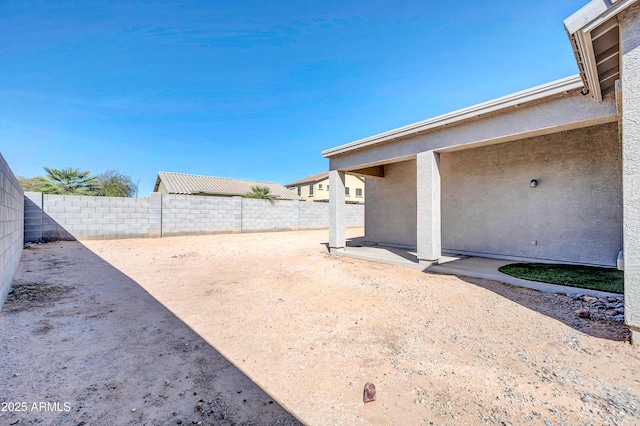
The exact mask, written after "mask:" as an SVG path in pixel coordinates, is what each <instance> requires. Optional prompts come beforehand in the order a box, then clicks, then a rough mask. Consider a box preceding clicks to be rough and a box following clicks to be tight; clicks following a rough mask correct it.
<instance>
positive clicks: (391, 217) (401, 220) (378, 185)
mask: <svg viewBox="0 0 640 426" xmlns="http://www.w3.org/2000/svg"><path fill="white" fill-rule="evenodd" d="M384 175H385V176H384V178H382V179H376V178H369V179H366V194H367V201H366V203H365V205H366V208H365V211H364V224H365V238H366V239H367V240H369V241H375V242H379V243H391V244H401V245H409V246H415V245H416V208H417V207H416V205H417V201H416V200H417V198H416V161H415V160H410V161H402V162H399V163H393V164H388V165H385V167H384Z"/></svg>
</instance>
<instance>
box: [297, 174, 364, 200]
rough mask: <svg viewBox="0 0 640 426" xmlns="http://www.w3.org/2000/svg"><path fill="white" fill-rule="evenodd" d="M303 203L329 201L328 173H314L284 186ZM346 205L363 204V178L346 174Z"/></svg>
mask: <svg viewBox="0 0 640 426" xmlns="http://www.w3.org/2000/svg"><path fill="white" fill-rule="evenodd" d="M285 187H286V188H288V189H290V190H292V191H294V192H295V193H296V194H298V195H299V196H300V197H302V199H303V200H305V201H323V202H328V201H329V172H322V173H316V174H315V175H311V176H307V177H305V178H302V179H298V180H297V181H295V182H291V183H288V184H286V185H285ZM344 194H345V195H344V199H345V202H346V203H347V204H364V178H363V177H362V176H354V175H350V174H347V175H346V176H345V183H344Z"/></svg>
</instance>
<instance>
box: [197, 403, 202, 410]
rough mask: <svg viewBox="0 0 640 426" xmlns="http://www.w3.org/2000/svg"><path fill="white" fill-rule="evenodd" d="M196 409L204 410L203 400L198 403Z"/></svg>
mask: <svg viewBox="0 0 640 426" xmlns="http://www.w3.org/2000/svg"><path fill="white" fill-rule="evenodd" d="M196 411H202V402H198V403H197V404H196Z"/></svg>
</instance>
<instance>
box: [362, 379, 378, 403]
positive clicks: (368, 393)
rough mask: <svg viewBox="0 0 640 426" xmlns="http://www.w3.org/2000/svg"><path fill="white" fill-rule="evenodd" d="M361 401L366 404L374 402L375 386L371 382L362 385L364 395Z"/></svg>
mask: <svg viewBox="0 0 640 426" xmlns="http://www.w3.org/2000/svg"><path fill="white" fill-rule="evenodd" d="M362 400H363V401H364V403H365V404H366V403H367V402H371V401H375V400H376V385H374V384H373V383H371V382H367V383H366V384H365V385H364V394H363V396H362Z"/></svg>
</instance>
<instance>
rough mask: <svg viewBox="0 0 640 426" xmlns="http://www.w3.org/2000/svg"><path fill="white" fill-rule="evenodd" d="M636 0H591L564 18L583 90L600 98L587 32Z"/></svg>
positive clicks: (595, 62)
mask: <svg viewBox="0 0 640 426" xmlns="http://www.w3.org/2000/svg"><path fill="white" fill-rule="evenodd" d="M636 2H637V0H592V1H591V2H589V3H588V4H587V5H585V6H584V7H582V8H580V9H579V10H578V11H576V12H575V13H573V14H572V15H571V16H569V17H568V18H567V19H565V20H564V27H565V30H566V31H567V35H568V37H569V41H570V42H571V47H572V49H573V53H574V55H575V57H576V62H577V64H578V68H579V70H580V78H581V79H582V81H583V83H584V93H585V94H587V93H589V94H591V96H592V97H593V98H594V99H595V100H597V101H599V102H601V101H602V89H601V86H600V76H599V74H598V65H597V61H596V54H595V51H594V47H593V40H592V37H591V32H592V31H593V30H595V29H596V28H598V27H599V26H600V25H602V24H604V23H606V22H607V21H608V20H609V19H611V18H613V17H615V16H616V15H618V14H619V13H620V12H622V11H624V10H625V9H627V8H629V7H630V6H631V5H633V4H634V3H636Z"/></svg>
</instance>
